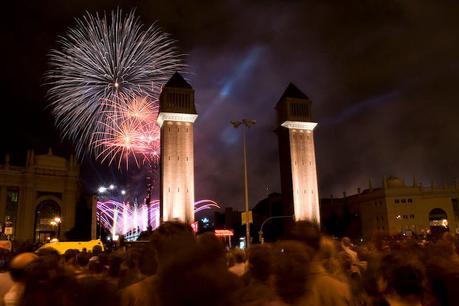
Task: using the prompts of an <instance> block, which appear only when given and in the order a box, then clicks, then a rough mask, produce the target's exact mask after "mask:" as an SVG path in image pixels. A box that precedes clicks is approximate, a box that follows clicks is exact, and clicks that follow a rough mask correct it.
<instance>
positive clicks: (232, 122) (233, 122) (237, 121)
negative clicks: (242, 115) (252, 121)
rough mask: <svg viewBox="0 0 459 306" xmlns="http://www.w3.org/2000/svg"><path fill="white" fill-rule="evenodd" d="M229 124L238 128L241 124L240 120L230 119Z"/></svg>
mask: <svg viewBox="0 0 459 306" xmlns="http://www.w3.org/2000/svg"><path fill="white" fill-rule="evenodd" d="M231 124H232V125H233V127H234V128H238V127H239V126H240V125H241V124H242V122H241V121H239V120H231Z"/></svg>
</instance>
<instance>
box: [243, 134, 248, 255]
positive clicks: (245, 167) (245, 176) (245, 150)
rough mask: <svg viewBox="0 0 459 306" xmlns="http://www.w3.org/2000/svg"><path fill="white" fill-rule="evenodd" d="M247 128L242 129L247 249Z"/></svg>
mask: <svg viewBox="0 0 459 306" xmlns="http://www.w3.org/2000/svg"><path fill="white" fill-rule="evenodd" d="M246 128H248V127H243V128H242V142H243V147H244V204H245V237H246V240H247V241H246V244H247V248H249V247H250V220H249V186H248V179H247V136H246Z"/></svg>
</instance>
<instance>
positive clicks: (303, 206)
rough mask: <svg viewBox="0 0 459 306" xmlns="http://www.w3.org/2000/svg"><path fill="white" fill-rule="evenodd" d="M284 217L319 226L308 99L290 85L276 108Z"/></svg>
mask: <svg viewBox="0 0 459 306" xmlns="http://www.w3.org/2000/svg"><path fill="white" fill-rule="evenodd" d="M276 111H277V120H278V128H277V134H278V137H279V157H280V166H281V187H282V196H283V202H284V214H285V215H293V214H294V215H295V220H296V221H299V220H310V221H314V222H317V223H319V222H320V214H319V194H318V188H317V170H316V157H315V152H314V132H313V131H314V128H315V127H316V125H317V123H315V122H312V119H311V100H309V98H308V97H307V96H306V95H305V94H304V93H303V92H301V91H300V90H299V89H298V88H297V87H296V86H295V85H293V84H292V83H290V84H289V85H288V87H287V89H286V90H285V92H284V94H283V95H282V97H281V98H280V100H279V102H278V103H277V105H276Z"/></svg>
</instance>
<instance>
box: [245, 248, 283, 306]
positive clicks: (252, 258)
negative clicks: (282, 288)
mask: <svg viewBox="0 0 459 306" xmlns="http://www.w3.org/2000/svg"><path fill="white" fill-rule="evenodd" d="M247 257H248V264H247V272H246V273H245V274H244V275H243V277H242V280H243V282H244V287H243V288H241V290H240V292H239V293H238V294H239V298H238V301H239V302H240V303H241V304H242V305H250V306H256V305H265V304H267V303H269V302H270V301H272V300H275V299H276V294H275V292H274V290H273V273H274V268H273V266H274V258H273V250H272V248H271V246H269V245H267V244H263V245H252V246H251V247H250V249H249V250H248V256H247Z"/></svg>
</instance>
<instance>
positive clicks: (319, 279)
mask: <svg viewBox="0 0 459 306" xmlns="http://www.w3.org/2000/svg"><path fill="white" fill-rule="evenodd" d="M290 238H291V239H292V240H295V241H298V242H301V243H303V244H304V245H305V246H306V247H307V249H308V250H309V252H310V257H311V263H310V264H309V270H308V271H309V272H308V280H309V282H308V283H309V286H310V288H311V294H310V296H309V297H308V299H309V301H311V302H312V303H314V304H313V305H317V306H320V305H335V306H341V305H342V306H346V305H350V304H351V303H352V300H351V293H350V288H349V285H348V283H346V282H343V281H340V280H338V279H336V278H335V277H333V276H332V275H330V274H329V273H328V272H327V271H326V270H325V268H324V266H323V265H322V263H321V262H320V258H319V255H318V252H319V250H320V243H321V239H322V235H321V233H320V229H319V227H318V225H317V224H316V223H312V222H309V221H300V222H296V223H295V224H294V226H293V228H292V230H291V233H290Z"/></svg>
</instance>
